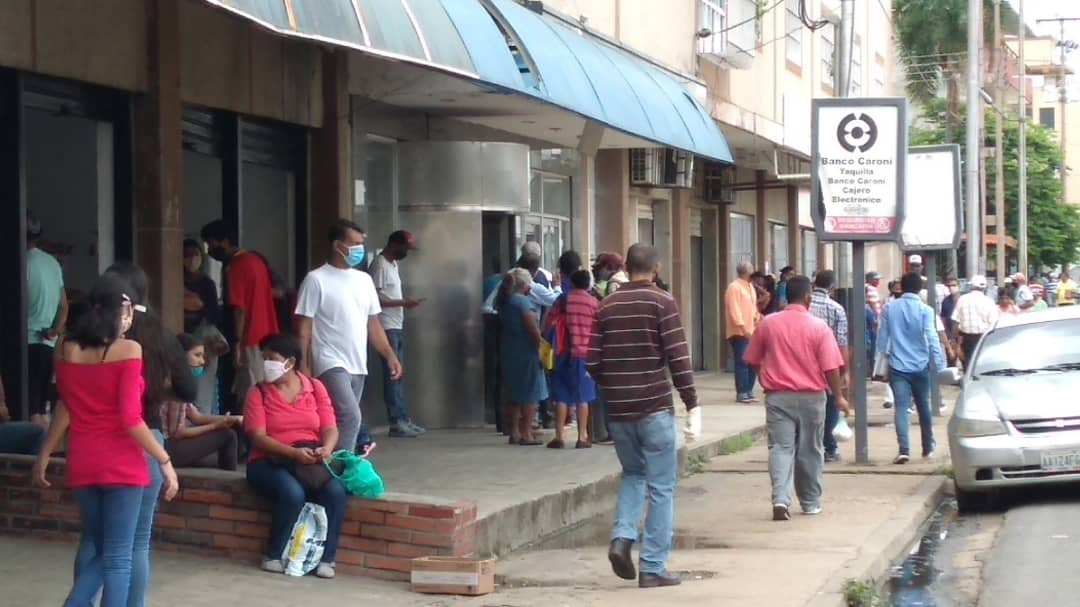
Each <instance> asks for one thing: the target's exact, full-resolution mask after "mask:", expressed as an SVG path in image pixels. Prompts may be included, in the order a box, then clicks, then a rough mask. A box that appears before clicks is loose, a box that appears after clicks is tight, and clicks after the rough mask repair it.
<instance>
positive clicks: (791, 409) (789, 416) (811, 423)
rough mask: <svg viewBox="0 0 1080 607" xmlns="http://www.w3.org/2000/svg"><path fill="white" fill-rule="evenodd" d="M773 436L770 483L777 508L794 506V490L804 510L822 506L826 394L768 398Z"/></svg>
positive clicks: (767, 415)
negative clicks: (792, 503) (792, 502)
mask: <svg viewBox="0 0 1080 607" xmlns="http://www.w3.org/2000/svg"><path fill="white" fill-rule="evenodd" d="M765 423H766V427H767V429H768V432H769V480H770V481H771V482H772V501H773V505H777V504H782V505H784V506H790V505H791V488H792V485H794V487H795V495H796V496H798V498H799V503H800V504H801V505H802V507H803V509H804V510H805V509H807V508H812V507H814V506H820V505H821V492H822V481H823V477H824V472H825V458H824V456H823V455H822V453H821V446H822V433H823V432H824V430H825V393H824V392H810V393H803V392H770V393H769V394H766V395H765Z"/></svg>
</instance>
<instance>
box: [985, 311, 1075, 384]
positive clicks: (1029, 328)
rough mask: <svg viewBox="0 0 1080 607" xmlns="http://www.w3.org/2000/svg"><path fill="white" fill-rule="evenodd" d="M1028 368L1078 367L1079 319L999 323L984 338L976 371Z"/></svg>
mask: <svg viewBox="0 0 1080 607" xmlns="http://www.w3.org/2000/svg"><path fill="white" fill-rule="evenodd" d="M1047 368H1050V369H1047ZM1031 370H1060V371H1075V370H1080V319H1069V320H1059V321H1054V322H1040V323H1034V324H1030V325H1017V326H1013V327H1002V328H999V329H995V330H993V331H991V332H990V333H989V334H987V336H986V337H985V338H983V342H982V347H980V348H979V353H978V355H977V356H976V358H975V375H986V374H988V373H989V374H991V375H1016V374H1026V373H1030V372H1031Z"/></svg>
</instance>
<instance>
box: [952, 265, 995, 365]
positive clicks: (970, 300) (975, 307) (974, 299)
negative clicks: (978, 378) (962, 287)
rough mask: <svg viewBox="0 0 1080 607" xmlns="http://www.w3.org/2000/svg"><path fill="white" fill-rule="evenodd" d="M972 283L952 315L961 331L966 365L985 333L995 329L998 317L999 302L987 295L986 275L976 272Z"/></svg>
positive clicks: (961, 348) (961, 345)
mask: <svg viewBox="0 0 1080 607" xmlns="http://www.w3.org/2000/svg"><path fill="white" fill-rule="evenodd" d="M970 284H971V290H970V291H969V292H967V293H966V294H964V295H963V296H962V297H961V298H960V300H959V301H957V302H956V309H955V310H954V311H953V315H952V319H953V320H954V321H956V328H957V330H958V331H959V332H960V351H961V352H962V353H963V355H964V364H965V365H967V364H968V362H969V361H971V355H972V354H974V353H975V346H977V345H979V340H980V339H982V336H983V334H985V333H987V332H989V331H990V329H993V328H994V324H996V323H997V319H998V307H997V304H995V303H994V300H992V299H990V298H989V297H987V295H986V277H985V276H983V275H982V274H976V275H975V276H972V277H971V281H970Z"/></svg>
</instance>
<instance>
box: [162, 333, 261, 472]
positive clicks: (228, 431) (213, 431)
mask: <svg viewBox="0 0 1080 607" xmlns="http://www.w3.org/2000/svg"><path fill="white" fill-rule="evenodd" d="M176 339H177V340H178V341H179V342H180V346H181V347H183V348H184V352H185V353H186V354H187V361H188V365H189V366H190V367H191V373H192V375H193V376H194V377H195V378H196V379H198V378H200V377H202V376H203V374H205V372H206V346H205V345H203V344H202V343H200V342H198V341H196V339H195V338H194V337H192V336H191V335H188V334H186V333H184V334H181V335H178V336H177V337H176ZM161 420H162V425H163V429H164V433H165V449H166V450H167V451H168V452H169V456H170V457H172V460H173V465H174V466H176V467H177V468H186V467H189V466H207V465H208V466H209V467H213V465H214V464H207V463H206V460H207V459H209V458H211V457H212V456H214V455H217V467H218V468H220V469H221V470H236V464H237V455H238V452H237V449H238V445H239V443H240V437H239V436H238V435H237V432H238V429H239V428H240V427H241V426H242V425H243V423H244V418H243V417H240V416H238V415H203V414H202V413H201V412H200V411H199V409H198V408H197V407H196V406H195V405H194V404H193V403H185V402H180V401H169V402H166V403H165V404H164V405H162V407H161Z"/></svg>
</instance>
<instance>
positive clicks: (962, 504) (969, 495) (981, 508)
mask: <svg viewBox="0 0 1080 607" xmlns="http://www.w3.org/2000/svg"><path fill="white" fill-rule="evenodd" d="M953 486H954V487H955V489H956V507H957V509H959V510H960V513H961V514H970V513H975V512H985V511H987V510H990V509H991V508H993V507H994V504H995V503H996V502H997V493H996V492H994V491H992V490H991V491H965V490H963V489H961V488H960V487H959V486H958V485H956V484H955V483H954V485H953Z"/></svg>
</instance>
